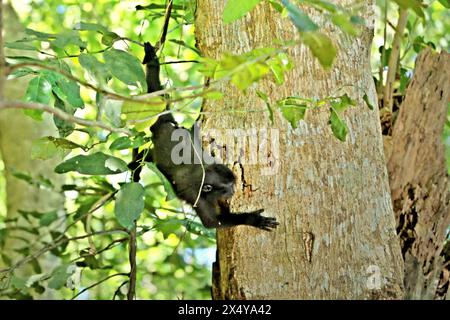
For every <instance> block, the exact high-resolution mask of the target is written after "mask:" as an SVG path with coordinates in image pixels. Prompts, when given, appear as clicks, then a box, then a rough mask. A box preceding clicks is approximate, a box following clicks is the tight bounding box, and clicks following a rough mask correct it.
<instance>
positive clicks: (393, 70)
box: [383, 8, 408, 112]
mask: <svg viewBox="0 0 450 320" xmlns="http://www.w3.org/2000/svg"><path fill="white" fill-rule="evenodd" d="M407 22H408V10H407V9H402V8H400V9H399V17H398V22H397V27H396V30H395V34H394V39H393V41H392V51H391V56H390V57H389V64H388V73H387V76H386V86H385V87H384V94H383V107H384V108H385V109H387V110H388V111H390V112H392V107H393V105H394V99H393V93H394V83H395V76H396V74H397V69H398V63H399V57H400V45H401V42H402V37H403V32H404V30H405V27H406V23H407Z"/></svg>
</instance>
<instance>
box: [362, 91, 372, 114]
mask: <svg viewBox="0 0 450 320" xmlns="http://www.w3.org/2000/svg"><path fill="white" fill-rule="evenodd" d="M363 100H364V102H365V103H366V105H367V107H368V108H369V109H370V110H373V105H372V104H371V103H370V100H369V97H368V96H367V93H364V96H363Z"/></svg>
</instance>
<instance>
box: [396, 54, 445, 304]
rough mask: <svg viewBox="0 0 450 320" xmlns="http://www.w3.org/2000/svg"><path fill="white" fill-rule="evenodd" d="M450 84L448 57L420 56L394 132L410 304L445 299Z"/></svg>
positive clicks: (398, 209) (398, 213) (398, 205)
mask: <svg viewBox="0 0 450 320" xmlns="http://www.w3.org/2000/svg"><path fill="white" fill-rule="evenodd" d="M449 84H450V54H449V53H444V52H443V53H441V54H437V53H434V52H433V51H432V50H431V49H426V50H424V51H422V53H421V54H420V55H419V56H418V58H417V60H416V68H415V71H414V77H413V79H412V81H411V83H410V85H409V86H408V89H407V90H406V94H405V99H404V101H403V102H402V104H401V106H400V111H399V114H398V117H397V120H396V122H395V125H394V127H393V131H392V147H391V148H392V150H391V156H390V159H389V162H388V170H389V178H390V185H391V193H392V201H393V204H394V210H395V215H396V219H397V233H398V235H399V237H400V241H401V246H402V253H403V256H404V259H405V287H406V288H405V292H406V298H409V299H435V298H445V296H446V295H447V296H448V293H447V292H448V286H449V282H448V280H449V276H450V273H449V265H448V257H447V261H446V262H444V259H443V257H442V256H441V254H442V250H443V246H444V241H445V239H446V234H447V228H448V227H449V224H450V191H449V187H450V183H449V178H448V174H447V166H446V163H445V150H444V145H443V143H442V132H443V128H444V125H445V121H446V119H447V112H448V111H447V108H448V103H449V99H450V87H449ZM444 263H446V268H444V266H443V265H444ZM440 280H441V281H440Z"/></svg>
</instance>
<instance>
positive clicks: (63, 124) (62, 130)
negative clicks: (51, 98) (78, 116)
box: [53, 96, 75, 137]
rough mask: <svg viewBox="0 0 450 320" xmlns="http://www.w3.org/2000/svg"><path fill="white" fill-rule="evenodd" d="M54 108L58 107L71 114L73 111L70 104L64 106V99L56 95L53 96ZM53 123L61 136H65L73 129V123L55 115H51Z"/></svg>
mask: <svg viewBox="0 0 450 320" xmlns="http://www.w3.org/2000/svg"><path fill="white" fill-rule="evenodd" d="M55 108H57V109H60V110H62V111H64V112H66V113H68V114H72V115H73V114H74V113H75V109H73V108H71V107H70V106H69V107H66V104H65V103H64V101H62V100H61V99H60V98H58V96H56V97H55ZM53 123H54V124H55V126H56V128H58V132H59V135H60V136H61V137H67V136H68V135H69V134H71V133H72V132H73V130H74V129H75V124H73V123H72V122H69V121H65V120H62V119H60V118H58V117H56V116H53Z"/></svg>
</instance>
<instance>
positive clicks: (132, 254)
mask: <svg viewBox="0 0 450 320" xmlns="http://www.w3.org/2000/svg"><path fill="white" fill-rule="evenodd" d="M129 234H130V238H129V242H128V245H129V256H128V257H129V261H130V275H129V276H130V285H129V287H128V293H127V299H128V300H133V299H134V296H135V293H136V273H137V269H136V249H137V248H136V222H134V226H133V228H132V229H131V230H130V233H129Z"/></svg>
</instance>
